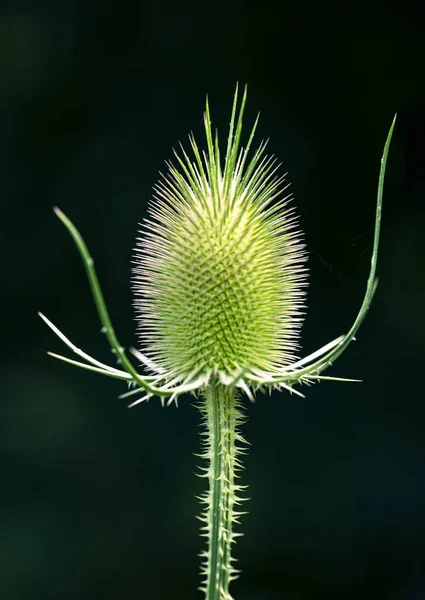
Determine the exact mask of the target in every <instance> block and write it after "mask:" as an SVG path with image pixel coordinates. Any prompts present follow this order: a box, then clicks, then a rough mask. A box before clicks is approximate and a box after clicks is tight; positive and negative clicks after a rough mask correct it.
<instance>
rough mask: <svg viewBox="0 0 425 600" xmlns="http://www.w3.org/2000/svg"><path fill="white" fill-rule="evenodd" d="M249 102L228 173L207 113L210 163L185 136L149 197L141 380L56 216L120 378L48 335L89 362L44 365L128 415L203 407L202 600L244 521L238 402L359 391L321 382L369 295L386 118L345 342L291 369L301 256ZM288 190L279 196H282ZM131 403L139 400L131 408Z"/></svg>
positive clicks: (141, 260) (215, 596)
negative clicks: (69, 373) (103, 394)
mask: <svg viewBox="0 0 425 600" xmlns="http://www.w3.org/2000/svg"><path fill="white" fill-rule="evenodd" d="M245 101H246V89H245V92H244V94H243V98H242V102H241V104H240V107H239V111H238V90H237V89H236V93H235V97H234V103H233V110H232V116H231V122H230V131H229V136H228V142H227V148H226V154H225V160H224V163H223V164H222V161H221V158H220V149H219V143H218V138H217V135H216V136H215V138H213V135H212V131H211V120H210V112H209V107H208V102H207V105H206V112H205V116H204V123H205V132H206V141H207V151H206V153H202V154H201V153H200V151H199V149H198V146H197V144H196V142H195V139H194V137H193V136H192V135H191V136H190V144H191V147H192V151H193V159H190V158H189V156H188V155H187V154H186V152H185V151H184V150H183V148H182V149H181V156H180V155H179V154H177V153H175V156H176V159H177V161H178V164H179V167H180V169H178V168H176V167H175V166H173V165H172V164H171V163H170V164H169V165H168V167H169V172H168V176H167V177H164V178H163V179H162V181H161V182H160V183H159V184H158V185H157V186H156V195H155V197H154V200H153V202H152V204H151V205H150V219H147V220H146V221H145V223H144V225H143V236H142V237H141V238H140V239H139V240H138V242H137V248H136V258H135V262H136V267H135V270H134V271H135V273H134V280H133V287H134V293H135V301H134V303H135V308H136V313H137V316H138V322H139V333H140V338H141V343H142V344H143V346H144V353H143V354H142V353H141V352H139V351H138V350H135V349H130V352H131V353H132V354H133V355H134V356H135V358H136V359H138V360H139V361H140V363H141V364H142V365H143V367H144V368H145V369H146V370H147V373H148V374H146V375H141V374H139V373H138V371H136V369H135V368H134V366H133V364H132V363H131V362H130V360H129V358H128V356H127V354H126V353H125V351H124V348H123V347H122V346H121V345H120V344H119V342H118V340H117V337H116V335H115V332H114V329H113V327H112V324H111V320H110V318H109V314H108V310H107V308H106V304H105V302H104V298H103V294H102V291H101V289H100V285H99V281H98V279H97V275H96V271H95V268H94V263H93V260H92V258H91V256H90V254H89V252H88V249H87V246H86V245H85V243H84V241H83V239H82V237H81V235H80V233H79V232H78V230H77V229H76V228H75V226H74V225H73V224H72V223H71V221H70V220H69V219H68V218H67V217H66V216H65V215H64V214H63V213H62V212H61V211H60V210H59V209H58V208H55V209H54V210H55V213H56V214H57V216H58V217H59V219H60V220H61V221H62V222H63V224H64V225H65V226H66V228H67V229H68V231H69V233H70V234H71V236H72V238H73V239H74V242H75V243H76V246H77V248H78V250H79V252H80V255H81V258H82V260H83V262H84V265H85V268H86V271H87V275H88V279H89V282H90V286H91V290H92V294H93V298H94V302H95V304H96V307H97V311H98V313H99V317H100V321H101V323H102V326H103V330H104V332H105V334H106V337H107V339H108V342H109V344H110V346H111V349H112V351H113V352H114V354H115V356H116V358H117V360H118V362H119V364H120V365H121V367H122V369H117V368H115V367H111V366H108V365H106V364H103V363H101V362H99V361H97V360H96V359H94V358H92V357H91V356H89V355H88V354H86V353H85V352H83V351H82V350H80V349H79V348H78V347H77V346H75V345H74V344H73V343H72V342H71V341H70V340H69V339H68V338H67V337H65V335H64V334H63V333H62V332H61V331H60V330H59V329H58V328H57V327H55V325H53V323H51V322H50V321H49V320H48V319H47V318H46V317H45V316H44V315H41V314H40V316H41V317H42V319H43V320H44V321H45V322H46V324H47V325H48V326H49V327H50V328H51V329H52V330H53V331H54V333H56V335H57V336H58V337H59V338H60V339H61V340H62V341H63V342H64V343H65V344H66V345H67V346H68V347H69V348H70V349H71V350H72V351H73V352H74V353H75V354H77V355H78V356H79V357H80V358H81V359H83V360H84V361H85V362H79V361H76V360H72V359H69V358H66V357H63V356H59V355H57V354H53V353H49V354H50V355H51V356H54V357H56V358H59V359H61V360H63V361H65V362H68V363H70V364H73V365H76V366H79V367H82V368H84V369H88V370H91V371H94V372H97V373H101V374H103V375H107V376H108V377H113V378H116V379H122V380H124V381H127V383H128V384H129V386H130V389H129V390H128V391H127V392H126V393H124V394H122V396H121V397H122V398H129V397H133V396H135V397H136V399H135V400H134V401H133V402H132V404H130V406H134V405H136V404H138V403H140V402H142V401H144V400H147V399H149V398H151V397H153V396H157V397H158V398H159V399H160V400H161V402H162V404H163V405H164V404H165V403H166V404H167V405H170V404H171V403H173V402H175V403H176V404H177V401H178V398H179V397H180V396H181V395H182V394H185V393H188V392H190V393H192V394H194V395H196V396H197V397H199V399H200V410H201V413H202V415H203V419H204V423H205V438H204V448H203V454H202V456H203V458H204V459H205V460H206V461H207V466H206V467H205V468H204V469H203V471H204V476H205V477H206V478H208V480H209V490H208V491H207V492H206V493H205V495H204V496H203V497H202V498H201V501H202V503H203V504H204V512H203V514H202V516H201V520H202V522H203V528H202V529H203V534H204V535H205V536H206V537H207V541H208V547H207V550H206V551H205V552H204V559H205V561H204V565H203V575H204V577H205V580H204V583H203V586H202V588H201V589H202V590H203V591H204V592H205V597H206V599H207V600H230V599H231V596H230V593H229V583H230V581H231V580H232V579H234V578H235V577H236V570H235V569H234V567H233V565H232V556H231V546H232V543H233V542H234V539H235V536H236V535H237V534H235V532H234V531H233V526H234V524H235V523H237V522H238V516H239V515H240V514H242V513H240V512H239V511H237V510H236V508H238V505H239V504H240V503H241V502H242V498H241V497H240V492H241V491H242V486H240V485H238V484H237V483H236V479H235V478H236V476H237V470H238V468H240V466H241V463H240V454H241V452H242V450H241V448H240V445H241V444H243V438H242V437H241V435H240V432H239V424H240V423H241V421H242V420H243V418H242V413H241V398H240V395H241V393H244V394H246V396H248V398H250V399H251V400H252V399H253V396H254V394H255V393H256V392H258V391H260V392H263V391H267V390H268V391H270V390H272V389H284V390H286V391H289V392H291V393H296V394H298V395H300V396H302V394H301V392H300V391H299V390H298V389H296V388H295V387H294V386H295V385H296V384H309V383H312V382H315V381H318V380H323V379H328V380H335V381H355V380H351V379H341V378H338V377H332V376H325V375H322V372H323V371H324V370H325V369H326V368H327V367H328V366H330V365H331V364H332V363H333V362H334V361H335V360H336V359H337V358H338V356H340V355H341V353H342V352H343V351H344V350H345V348H346V347H347V346H348V344H349V343H350V342H351V341H352V340H353V339H354V336H355V334H356V332H357V330H358V328H359V326H360V324H361V322H362V321H363V319H364V317H365V314H366V312H367V310H368V308H369V305H370V303H371V300H372V297H373V294H374V291H375V289H376V280H375V271H376V261H377V255H378V244H379V233H380V223H381V207H382V193H383V183H384V174H385V167H386V161H387V155H388V150H389V145H390V141H391V136H392V132H393V128H394V124H395V118H394V121H393V123H392V125H391V129H390V131H389V134H388V137H387V140H386V143H385V147H384V152H383V157H382V160H381V169H380V174H379V183H378V195H377V206H376V221H375V233H374V244H373V252H372V261H371V268H370V273H369V278H368V281H367V286H366V293H365V296H364V300H363V303H362V306H361V308H360V311H359V313H358V315H357V318H356V319H355V321H354V324H353V325H352V327H351V329H350V330H349V331H348V333H347V334H346V335H342V336H340V337H338V338H337V339H335V340H333V341H332V342H330V343H328V344H326V345H325V346H323V347H322V348H320V349H319V350H317V351H316V352H314V353H313V354H311V355H310V356H307V357H306V358H303V359H301V360H299V359H297V358H294V352H295V351H296V348H297V344H298V336H299V329H300V326H301V321H302V319H301V316H302V313H301V309H302V304H303V296H304V292H303V287H304V286H305V284H306V281H305V280H306V272H305V269H304V266H303V265H304V259H305V254H304V250H303V244H302V243H301V235H300V233H299V232H298V230H297V225H296V218H295V217H294V215H293V210H292V208H290V207H289V206H288V200H289V197H286V198H285V197H282V191H283V190H282V187H283V178H281V177H278V176H277V175H276V169H277V167H276V164H275V160H274V159H273V157H267V156H266V155H265V147H266V144H265V143H261V144H260V146H259V148H258V149H257V150H256V151H255V152H254V153H253V154H252V156H251V154H250V148H251V143H252V140H253V137H254V133H255V130H256V126H257V122H258V118H257V121H256V122H255V124H254V126H253V129H252V131H251V133H250V136H249V139H248V142H247V145H246V147H245V148H244V149H240V139H241V131H242V117H243V112H244V107H245ZM283 189H285V188H283ZM137 396H139V397H137Z"/></svg>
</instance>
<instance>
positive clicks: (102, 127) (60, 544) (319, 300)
mask: <svg viewBox="0 0 425 600" xmlns="http://www.w3.org/2000/svg"><path fill="white" fill-rule="evenodd" d="M424 59H425V10H424V8H423V7H422V6H419V3H416V2H413V1H412V0H405V1H404V2H395V1H393V2H390V1H384V0H377V1H376V2H373V1H372V2H371V1H369V2H366V1H364V0H359V1H357V2H337V1H336V0H333V1H329V2H319V3H318V2H313V1H308V0H300V1H299V2H295V1H293V2H287V1H286V0H283V1H282V2H280V3H279V4H277V3H276V4H275V3H273V2H270V1H267V0H266V1H265V2H260V3H258V2H257V3H253V4H252V5H249V6H248V5H247V4H246V3H244V2H242V1H241V0H229V1H228V2H226V3H210V4H207V5H206V4H203V3H200V2H183V3H180V2H179V3H176V2H172V1H169V0H164V1H162V2H159V1H157V2H155V1H152V0H150V1H149V0H147V1H146V2H143V1H140V0H139V1H136V0H121V1H120V2H111V1H108V0H102V1H100V0H37V1H35V0H33V1H31V0H28V1H27V2H19V1H17V2H11V3H7V2H5V3H2V5H1V8H0V157H1V161H0V164H1V167H0V169H1V188H2V193H1V218H0V231H1V233H0V256H1V263H2V264H1V270H2V278H1V281H2V290H1V299H0V302H1V304H2V310H1V317H2V321H3V325H2V344H1V350H0V352H1V363H0V371H1V372H0V386H1V396H0V397H1V409H0V427H1V430H0V446H1V460H2V466H1V492H0V505H1V506H0V509H1V510H0V597H1V598H2V600H32V599H38V598H43V600H50V599H56V598H58V599H67V600H68V599H81V600H86V599H87V600H89V599H90V600H95V599H104V600H110V599H111V600H112V599H116V598H119V599H120V600H128V599H130V598H131V599H133V598H147V599H149V600H164V599H166V598H167V599H168V598H174V599H177V598H184V599H185V600H191V599H194V600H195V599H196V598H201V597H202V596H201V594H200V592H197V591H196V587H197V585H198V583H199V577H198V568H199V567H198V562H199V560H198V557H197V553H198V552H199V551H200V549H201V548H202V547H203V542H201V540H200V539H199V538H198V528H199V522H198V521H197V520H196V519H195V518H194V515H195V514H198V513H199V510H200V509H199V506H198V502H197V500H196V499H195V495H197V494H199V493H200V492H201V491H202V490H203V486H204V481H203V480H200V479H198V478H197V477H196V476H195V471H196V466H197V465H198V464H199V459H198V458H197V457H195V456H194V453H196V452H198V450H199V423H200V419H199V414H198V411H197V409H196V407H195V406H194V400H193V398H187V399H186V401H185V400H183V401H181V403H180V407H179V408H178V409H175V408H169V409H162V408H161V407H160V406H159V404H158V403H157V402H155V401H151V402H150V403H149V404H148V405H145V404H143V405H141V406H138V407H137V408H134V409H132V410H127V409H126V403H125V401H123V400H118V399H117V396H118V395H119V394H120V393H122V392H123V391H125V387H124V386H123V385H122V384H120V383H119V382H116V381H113V380H107V379H105V378H102V377H100V376H96V375H94V374H92V373H88V372H83V371H80V370H77V369H74V368H72V367H70V366H68V365H65V364H62V363H59V362H55V361H54V359H52V358H50V357H48V356H47V355H46V351H47V350H51V351H56V352H59V353H64V354H65V353H66V352H67V351H66V349H65V348H64V347H63V346H62V345H61V343H60V341H59V340H58V339H57V338H55V336H54V335H53V333H52V332H51V331H50V330H48V328H47V327H46V326H45V325H44V324H43V323H42V322H41V321H40V320H39V318H38V317H37V311H38V310H42V311H43V312H44V313H45V314H46V315H47V316H48V317H49V318H50V319H52V321H53V322H54V323H55V324H57V325H58V327H60V328H61V329H62V330H63V331H64V332H65V333H67V334H68V335H69V336H70V337H71V339H72V340H73V341H74V342H75V343H76V344H77V345H79V346H81V347H82V348H84V349H85V350H86V351H87V352H89V353H91V354H93V355H95V356H96V357H98V358H99V359H100V360H104V361H108V362H111V361H113V357H112V356H111V354H110V351H109V350H108V347H107V345H106V341H105V339H104V336H103V335H102V334H101V332H100V325H99V322H98V319H97V315H96V313H95V310H94V308H93V303H92V301H91V297H90V293H89V289H88V285H87V282H86V279H85V274H84V270H83V267H82V265H81V263H80V260H79V257H78V255H77V252H76V249H75V247H74V246H73V243H72V241H71V239H70V237H69V235H68V234H67V232H66V231H65V229H64V228H63V226H62V225H61V223H60V222H59V221H58V219H57V218H56V217H55V216H54V214H53V212H52V206H53V205H59V206H60V208H61V209H62V210H63V211H64V212H65V213H66V214H67V215H68V216H69V217H70V218H72V219H73V221H74V222H75V223H76V224H77V226H78V227H79V228H80V231H81V233H82V234H83V235H84V237H85V239H86V241H87V243H88V245H89V248H90V249H91V252H92V255H93V257H94V259H95V262H96V265H97V269H98V274H99V277H100V280H101V283H102V286H103V290H104V294H105V296H106V299H107V303H108V306H109V309H110V312H111V316H112V319H113V322H114V325H115V328H116V331H117V333H118V336H119V339H120V341H121V343H122V344H124V345H126V346H132V345H136V343H137V340H136V337H135V323H134V315H133V310H132V306H131V302H132V296H131V290H130V285H129V280H130V276H131V262H130V261H131V257H132V252H133V251H132V249H133V247H134V241H135V237H136V235H137V229H138V223H139V222H140V221H141V220H142V219H143V218H144V217H145V216H146V208H147V203H148V201H149V199H150V196H151V190H152V186H153V185H154V183H155V182H156V180H157V178H158V171H159V170H161V171H163V170H164V169H165V166H164V160H165V159H167V158H169V157H170V156H171V154H172V147H173V146H176V145H177V143H178V142H179V141H183V142H184V143H186V145H187V137H186V136H187V134H188V133H189V131H191V130H193V132H194V133H195V135H196V136H197V138H198V141H199V143H200V144H201V145H202V144H203V132H202V113H203V109H204V102H205V95H206V93H208V94H209V98H210V102H211V109H212V118H213V121H214V124H215V125H217V126H218V127H219V129H220V131H221V132H222V139H223V140H224V139H225V136H226V132H227V126H228V122H229V115H230V109H231V103H232V97H233V92H234V88H235V83H236V81H239V82H240V83H242V84H243V83H245V82H246V83H247V84H248V87H249V96H248V105H247V113H246V121H245V122H246V125H247V126H248V125H249V124H251V123H252V121H253V120H254V118H255V116H256V114H257V112H258V111H261V120H260V125H259V133H258V142H259V140H260V139H262V138H267V137H270V138H271V141H270V146H269V148H270V150H271V151H272V152H273V153H275V154H276V155H277V156H278V158H279V159H280V160H281V161H282V170H283V172H286V171H288V173H289V175H288V180H289V181H291V182H292V187H291V189H292V192H293V193H294V196H295V204H296V207H297V211H298V213H299V215H300V222H301V226H302V228H303V230H304V232H305V236H306V242H307V246H308V250H309V254H310V258H309V263H308V265H309V269H310V287H309V292H308V314H307V317H306V321H305V326H304V329H303V338H302V339H303V341H302V343H303V352H305V353H309V352H311V351H313V350H315V349H316V348H318V347H320V346H322V345H323V344H325V343H326V342H328V341H329V340H331V339H333V338H335V337H336V336H338V335H339V334H341V333H344V332H346V331H347V329H348V328H349V326H350V325H351V323H352V321H353V319H354V318H355V315H356V313H357V311H358V308H359V306H360V303H361V300H362V297H363V293H364V288H365V284H366V279H367V275H368V271H369V264H370V255H371V245H372V237H373V226H374V211H375V198H376V186H377V177H378V171H379V164H380V158H381V153H382V149H383V144H384V141H385V138H386V135H387V132H388V129H389V126H390V124H391V121H392V118H393V115H394V113H395V112H397V113H398V122H397V127H396V131H395V135H394V138H393V143H392V147H391V152H390V157H389V162H388V169H387V178H386V183H385V195H384V196H385V197H384V208H383V222H382V242H381V248H380V257H379V263H378V274H379V278H380V282H379V287H378V291H377V294H376V297H375V300H374V303H373V306H372V309H371V311H370V313H369V315H368V317H367V319H366V321H365V323H364V325H363V326H362V328H361V330H360V332H359V335H358V341H357V342H356V343H355V344H353V345H352V346H351V347H350V348H349V349H348V351H347V352H346V353H345V355H344V356H343V357H342V358H341V359H339V360H338V362H337V363H336V364H335V365H334V367H333V368H332V373H331V372H329V373H328V374H333V375H335V376H346V377H354V378H361V379H363V383H362V384H337V383H321V384H320V385H316V386H314V387H312V388H311V389H307V390H306V391H307V395H306V398H305V399H304V400H303V399H300V398H298V397H295V396H292V397H291V396H289V395H288V394H273V395H272V396H271V397H268V396H267V397H266V396H261V395H260V396H259V397H258V398H257V402H256V403H255V404H253V405H252V404H250V403H249V402H248V401H247V403H246V414H247V417H248V421H247V423H246V424H245V426H244V428H243V433H244V435H245V437H246V438H247V440H248V441H249V442H250V444H251V446H250V449H249V454H248V455H247V456H246V458H245V466H246V470H245V472H244V474H243V483H245V484H249V486H250V487H249V496H250V498H251V500H250V501H249V503H247V510H249V513H250V514H249V515H247V516H245V517H244V518H243V525H242V527H241V529H240V531H243V532H244V533H245V536H244V537H242V538H240V541H239V543H238V545H237V548H236V550H235V555H236V556H237V558H238V559H239V563H238V564H239V566H240V568H241V569H242V571H243V573H242V577H241V578H240V580H239V581H237V582H235V583H234V585H233V588H232V590H233V594H234V596H235V598H236V600H321V599H326V600H331V599H341V598H344V599H346V600H363V599H365V600H369V599H375V598H378V599H382V600H420V599H425V436H424V432H425V407H424V402H423V396H424V394H423V392H422V391H421V390H422V387H423V386H422V381H421V376H422V374H423V371H422V370H423V369H424V367H425V344H424V340H425V321H424V312H423V307H424V300H425V277H424V258H425V237H424V230H425V219H424V216H425V153H424V137H425V81H424ZM421 310H422V312H420V311H421ZM111 364H112V362H111Z"/></svg>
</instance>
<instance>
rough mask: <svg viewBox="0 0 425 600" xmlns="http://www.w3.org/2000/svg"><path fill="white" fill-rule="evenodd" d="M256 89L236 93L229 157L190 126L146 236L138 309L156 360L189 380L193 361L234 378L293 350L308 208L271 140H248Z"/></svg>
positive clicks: (139, 256) (161, 368)
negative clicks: (291, 188)
mask: <svg viewBox="0 0 425 600" xmlns="http://www.w3.org/2000/svg"><path fill="white" fill-rule="evenodd" d="M245 101H246V89H245V93H244V95H243V98H242V102H241V105H240V108H239V113H238V117H237V118H236V112H237V90H236V93H235V99H234V104H233V111H232V117H231V122H230V131H229V135H228V142H227V150H226V154H225V160H224V163H223V164H222V161H221V157H220V150H219V142H218V137H217V134H216V135H215V139H214V140H213V136H212V131H211V119H210V112H209V107H208V101H207V106H206V112H205V114H204V125H205V133H206V142H207V143H206V146H207V150H206V152H203V153H202V154H201V152H200V150H199V149H198V146H197V143H196V141H195V139H194V137H193V135H191V136H190V137H189V139H190V144H191V148H192V157H189V156H188V154H186V152H185V151H184V150H183V148H182V149H181V156H180V155H179V154H177V153H175V155H176V158H177V161H178V167H176V166H174V165H173V164H171V163H169V164H168V168H169V171H168V174H167V176H165V177H163V178H162V180H161V182H160V183H158V184H157V186H156V187H155V196H154V198H153V201H152V202H151V204H150V207H149V215H150V218H149V219H147V220H146V221H145V223H144V224H143V226H142V231H141V237H140V238H139V239H138V241H137V248H136V258H135V264H136V266H135V269H134V272H135V275H134V292H135V302H134V304H135V308H136V313H137V318H138V322H139V333H140V340H141V342H142V344H143V352H144V353H145V355H146V356H147V357H148V358H149V359H150V360H151V365H152V367H153V370H154V371H156V372H166V373H167V374H168V377H171V378H176V379H177V380H180V381H183V380H185V379H186V378H187V377H188V376H190V374H191V373H192V372H196V373H198V374H204V375H208V374H214V375H218V376H219V378H220V380H221V381H222V382H226V381H228V380H229V378H230V379H232V377H233V376H234V373H235V372H236V371H238V370H240V369H246V370H248V371H250V372H255V371H267V372H270V371H276V369H278V368H279V367H281V366H284V365H288V364H289V363H290V362H291V361H293V360H294V351H295V350H296V347H297V345H298V335H299V328H300V324H301V314H302V313H301V309H302V301H303V298H304V292H303V287H304V286H305V279H306V271H305V269H304V266H303V265H304V262H305V253H304V250H303V248H304V246H303V244H302V243H301V235H300V232H299V230H298V227H297V219H296V217H295V216H294V211H293V208H292V207H290V206H289V205H288V200H289V196H286V197H285V196H284V194H283V192H284V190H285V189H286V187H287V186H286V187H285V186H284V178H283V177H279V176H278V174H277V169H278V166H277V165H276V160H275V159H274V158H273V157H268V156H266V155H265V147H266V143H261V144H260V146H259V148H258V150H257V151H256V152H254V153H252V155H251V153H250V147H251V142H252V140H253V137H254V133H255V129H256V126H257V122H258V118H257V121H256V122H255V124H254V127H253V129H252V131H251V134H250V136H249V139H248V143H247V146H246V148H241V147H240V140H241V131H242V117H243V112H244V107H245Z"/></svg>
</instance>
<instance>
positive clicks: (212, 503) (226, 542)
mask: <svg viewBox="0 0 425 600" xmlns="http://www.w3.org/2000/svg"><path fill="white" fill-rule="evenodd" d="M200 410H201V412H202V415H203V417H204V421H205V425H206V431H205V432H204V435H205V438H206V439H205V442H204V444H205V448H204V452H203V454H202V455H201V456H202V457H203V458H205V459H206V460H208V462H209V464H208V467H207V468H204V469H203V470H204V472H205V474H204V475H203V476H204V477H208V479H209V490H208V492H206V493H205V495H204V496H203V497H202V498H201V502H203V503H204V504H205V505H206V508H205V510H204V512H203V514H202V516H201V520H202V521H203V522H204V523H205V525H204V527H203V531H204V534H203V535H205V536H206V537H207V538H208V550H207V551H206V552H204V553H203V556H204V557H205V559H206V560H205V563H204V569H203V571H202V574H203V575H204V576H205V581H204V585H203V587H202V588H201V589H202V590H203V591H204V592H205V599H206V600H232V597H231V595H230V593H229V584H230V582H231V581H232V580H233V579H235V578H236V576H237V571H236V569H234V567H233V566H232V562H233V559H232V557H231V546H232V543H233V542H234V540H235V537H236V535H237V534H235V533H234V532H233V524H234V523H237V522H238V521H237V517H238V516H239V515H241V514H243V513H241V512H235V510H234V507H235V505H237V504H239V503H240V502H241V501H242V498H239V497H238V496H237V493H238V492H239V491H240V490H241V489H243V487H244V486H240V485H236V484H235V478H236V477H237V475H236V472H237V470H239V469H240V468H241V463H240V461H239V459H238V455H239V454H240V453H242V451H241V449H240V448H239V446H238V445H237V442H241V443H243V442H244V440H243V438H242V436H241V435H240V434H239V433H238V430H237V427H238V425H239V424H240V423H241V422H242V420H243V418H242V415H241V412H240V409H239V402H238V400H237V398H236V392H235V389H234V388H225V387H224V386H221V385H217V384H211V385H210V386H209V388H208V389H207V391H206V392H205V396H204V398H203V402H202V405H201V407H200Z"/></svg>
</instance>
